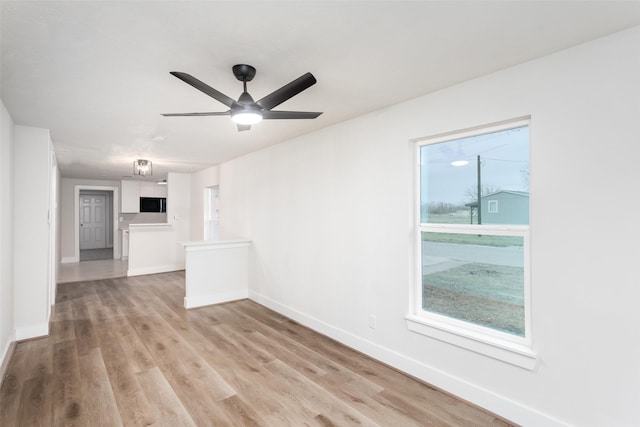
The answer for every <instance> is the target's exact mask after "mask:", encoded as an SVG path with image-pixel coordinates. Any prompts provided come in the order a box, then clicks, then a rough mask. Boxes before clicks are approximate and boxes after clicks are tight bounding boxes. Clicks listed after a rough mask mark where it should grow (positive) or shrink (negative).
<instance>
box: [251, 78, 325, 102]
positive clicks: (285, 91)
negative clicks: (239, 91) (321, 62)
mask: <svg viewBox="0 0 640 427" xmlns="http://www.w3.org/2000/svg"><path fill="white" fill-rule="evenodd" d="M314 84H316V78H315V77H313V74H311V73H306V74H304V75H302V76H300V77H298V78H297V79H295V80H294V81H292V82H291V83H287V84H286V85H284V86H282V87H281V88H280V89H277V90H275V91H273V92H271V93H270V94H269V95H267V96H265V97H264V98H262V99H261V100H260V101H258V102H257V103H256V104H258V105H259V106H261V107H262V108H264V109H265V110H271V109H272V108H273V107H276V106H278V105H280V104H282V103H283V102H284V101H286V100H287V99H289V98H292V97H294V96H296V95H297V94H299V93H300V92H302V91H303V90H305V89H307V88H308V87H311V86H313V85H314Z"/></svg>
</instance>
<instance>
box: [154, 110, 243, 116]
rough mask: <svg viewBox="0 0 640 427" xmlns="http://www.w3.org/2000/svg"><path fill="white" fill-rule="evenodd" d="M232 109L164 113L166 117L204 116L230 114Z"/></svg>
mask: <svg viewBox="0 0 640 427" xmlns="http://www.w3.org/2000/svg"><path fill="white" fill-rule="evenodd" d="M230 113H231V111H225V112H213V113H168V114H162V115H163V116H165V117H179V116H195V117H203V116H228V115H229V114H230Z"/></svg>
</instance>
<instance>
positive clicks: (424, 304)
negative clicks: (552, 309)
mask: <svg viewBox="0 0 640 427" xmlns="http://www.w3.org/2000/svg"><path fill="white" fill-rule="evenodd" d="M419 155H420V177H419V181H420V185H419V191H420V195H419V198H420V224H419V226H418V230H419V240H420V262H421V264H420V265H421V289H420V296H421V309H422V310H423V312H424V313H434V314H436V315H441V316H446V317H447V318H451V319H456V320H459V321H462V322H468V323H471V324H473V325H477V326H481V327H486V328H490V329H492V330H495V331H500V332H504V333H507V334H511V335H514V336H517V337H526V335H527V317H528V315H529V314H528V313H527V310H528V297H527V287H528V275H529V272H528V261H527V258H528V239H529V126H528V122H522V121H521V122H517V123H510V124H508V125H502V126H493V127H490V128H486V129H481V130H479V131H475V132H466V133H461V134H459V135H450V136H448V137H443V138H433V139H429V140H426V141H421V142H420V143H419Z"/></svg>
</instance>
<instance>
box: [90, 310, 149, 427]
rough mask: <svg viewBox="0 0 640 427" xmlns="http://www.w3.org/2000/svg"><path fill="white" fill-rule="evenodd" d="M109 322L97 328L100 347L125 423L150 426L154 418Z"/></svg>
mask: <svg viewBox="0 0 640 427" xmlns="http://www.w3.org/2000/svg"><path fill="white" fill-rule="evenodd" d="M112 326H113V325H112V324H110V323H109V322H105V323H104V324H101V325H100V326H98V327H97V328H96V332H97V335H98V340H99V341H100V350H101V352H102V356H103V360H104V364H105V367H106V369H107V373H108V376H109V381H110V383H111V388H112V389H113V392H114V395H115V398H116V402H117V404H118V410H119V411H120V415H121V419H122V422H123V424H124V425H136V426H137V425H150V424H151V423H152V422H153V420H154V418H153V412H152V409H151V406H150V405H149V402H148V401H147V399H146V396H145V395H144V392H143V390H142V388H141V387H140V384H139V383H138V379H137V377H136V375H135V372H134V370H133V367H132V365H131V364H130V362H129V360H128V359H127V358H126V356H125V352H124V350H123V348H122V345H121V343H120V340H119V337H118V335H117V334H115V333H114V332H113V330H112Z"/></svg>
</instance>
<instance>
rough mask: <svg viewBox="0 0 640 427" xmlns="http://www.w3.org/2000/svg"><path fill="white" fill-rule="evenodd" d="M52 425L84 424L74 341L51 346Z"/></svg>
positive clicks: (78, 368)
mask: <svg viewBox="0 0 640 427" xmlns="http://www.w3.org/2000/svg"><path fill="white" fill-rule="evenodd" d="M52 388H53V425H54V426H86V425H87V424H88V420H87V419H86V417H85V416H86V413H85V408H84V402H83V397H82V396H83V394H82V384H81V383H80V366H79V364H78V352H77V348H76V343H75V341H62V342H59V343H57V344H54V346H53V386H52Z"/></svg>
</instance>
